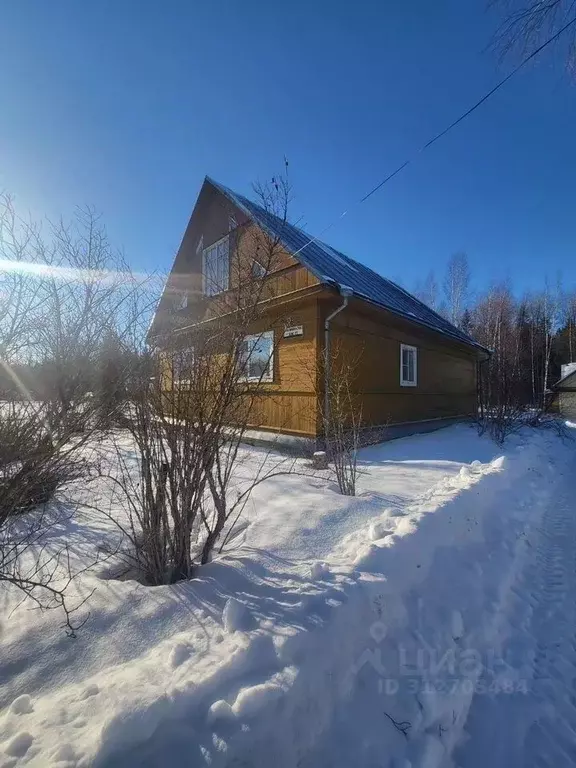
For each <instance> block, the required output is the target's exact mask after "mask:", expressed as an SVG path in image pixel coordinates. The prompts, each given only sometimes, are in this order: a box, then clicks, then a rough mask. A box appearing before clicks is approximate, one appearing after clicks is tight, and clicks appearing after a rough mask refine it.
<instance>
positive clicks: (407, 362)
mask: <svg viewBox="0 0 576 768" xmlns="http://www.w3.org/2000/svg"><path fill="white" fill-rule="evenodd" d="M417 383H418V350H417V349H416V347H411V346H409V345H408V344H400V386H401V387H415V386H416V385H417Z"/></svg>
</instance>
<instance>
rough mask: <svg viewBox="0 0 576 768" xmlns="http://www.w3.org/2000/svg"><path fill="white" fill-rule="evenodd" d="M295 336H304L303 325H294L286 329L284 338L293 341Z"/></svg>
mask: <svg viewBox="0 0 576 768" xmlns="http://www.w3.org/2000/svg"><path fill="white" fill-rule="evenodd" d="M293 336H304V326H303V325H293V326H291V327H290V328H285V329H284V338H285V339H291V338H292V337H293Z"/></svg>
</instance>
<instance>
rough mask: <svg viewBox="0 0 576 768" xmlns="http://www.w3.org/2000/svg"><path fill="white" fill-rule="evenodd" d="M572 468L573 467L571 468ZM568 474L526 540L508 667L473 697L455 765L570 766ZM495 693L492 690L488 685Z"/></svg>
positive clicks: (573, 752) (573, 738) (575, 737)
mask: <svg viewBox="0 0 576 768" xmlns="http://www.w3.org/2000/svg"><path fill="white" fill-rule="evenodd" d="M574 469H575V470H576V463H575V465H574ZM572 478H573V473H572V474H571V475H568V474H567V475H566V477H565V480H564V482H563V483H562V484H561V487H560V490H559V492H558V493H557V494H556V495H555V497H554V498H553V500H552V502H551V503H550V504H549V505H548V507H547V510H546V511H545V513H544V515H543V518H542V521H541V525H540V527H539V528H538V529H536V530H534V531H533V533H532V535H531V536H530V537H529V541H528V544H529V546H528V556H527V559H526V563H525V567H524V569H523V571H522V573H521V576H520V578H519V579H518V581H517V583H516V584H515V586H514V587H513V590H512V594H511V600H510V606H509V612H508V619H507V620H508V622H509V635H508V641H507V643H506V644H505V646H504V647H503V649H502V651H503V659H504V660H505V662H506V664H507V665H509V668H507V669H506V671H505V673H504V674H503V675H502V677H500V679H498V678H494V676H491V677H488V676H485V678H484V680H483V681H482V682H483V684H484V687H485V690H487V691H490V690H492V693H490V692H488V693H477V694H476V696H475V698H474V699H473V702H472V706H471V709H470V713H469V716H468V721H467V724H466V731H467V733H468V735H469V740H468V741H467V742H466V743H465V744H464V745H463V746H462V747H461V748H460V749H459V750H456V752H455V754H454V764H455V765H457V766H458V767H459V768H480V766H482V767H483V766H486V765H490V766H491V768H500V767H502V768H504V767H505V766H506V767H508V766H511V765H518V766H520V765H521V766H526V767H527V768H528V766H534V768H536V766H538V768H543V767H544V766H553V767H554V768H563V766H574V765H576V504H575V500H574V493H573V480H572ZM495 685H496V686H497V687H498V688H499V689H500V690H499V691H498V692H494V686H495Z"/></svg>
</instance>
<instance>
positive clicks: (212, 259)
mask: <svg viewBox="0 0 576 768" xmlns="http://www.w3.org/2000/svg"><path fill="white" fill-rule="evenodd" d="M228 254H229V250H228V235H226V237H223V238H222V239H221V240H218V241H217V242H216V243H213V245H209V246H208V248H204V250H203V251H202V288H203V290H204V294H205V295H206V296H216V294H218V293H222V291H227V290H228V284H229V279H230V261H229V255H228Z"/></svg>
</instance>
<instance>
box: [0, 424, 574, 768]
mask: <svg viewBox="0 0 576 768" xmlns="http://www.w3.org/2000/svg"><path fill="white" fill-rule="evenodd" d="M574 454H575V449H574V446H572V445H564V444H563V443H562V442H561V441H560V440H559V439H558V438H555V437H553V436H551V435H549V434H547V433H545V432H534V431H532V432H531V431H529V430H526V431H525V432H523V433H522V434H521V435H518V436H515V437H514V438H511V440H510V443H509V444H508V445H507V447H506V449H505V450H502V449H498V448H497V447H496V446H495V445H494V444H493V443H492V442H491V441H490V440H489V439H488V438H487V437H483V438H479V437H478V436H477V435H476V433H475V432H474V430H473V429H472V428H470V427H467V426H457V427H451V428H449V429H445V430H443V431H441V432H437V433H432V434H428V435H422V436H418V437H412V438H405V439H403V440H397V441H394V442H391V443H388V444H384V445H380V446H375V447H371V448H367V449H364V450H363V451H362V452H361V470H362V474H361V478H360V482H359V486H360V487H359V495H358V496H356V497H355V498H346V497H343V496H341V495H339V494H338V493H337V489H336V488H335V486H334V484H333V482H332V481H331V480H330V479H329V478H328V477H327V476H326V475H325V474H323V473H316V475H314V476H303V475H289V476H286V475H280V476H278V477H274V478H271V479H270V480H267V481H265V482H263V483H262V484H261V485H259V486H258V487H257V488H256V489H255V491H254V493H253V496H252V498H251V500H250V502H249V504H248V507H247V508H246V510H245V518H244V520H243V521H242V525H241V526H240V527H239V529H238V531H239V532H238V535H236V536H234V537H233V538H232V539H231V541H230V542H229V545H228V546H227V548H226V550H225V551H224V553H223V554H222V555H221V556H218V557H216V558H215V559H214V561H213V562H212V563H210V564H209V565H207V566H205V567H203V568H202V569H201V570H200V571H199V572H198V578H196V579H193V580H191V581H190V582H187V583H180V584H177V585H172V586H165V587H154V588H150V587H145V586H143V585H141V584H138V583H137V582H135V581H129V580H125V581H113V580H110V579H104V578H103V576H104V575H105V569H101V570H100V571H95V572H88V573H85V574H83V575H82V576H80V577H79V578H78V580H77V581H76V583H75V585H74V589H75V590H76V593H75V594H76V596H77V597H78V598H82V597H86V596H88V601H87V603H86V605H85V606H84V607H83V609H82V610H85V609H87V610H89V612H90V615H89V618H88V621H87V623H86V625H85V626H84V627H83V628H82V629H81V630H80V631H79V632H78V636H77V637H76V638H75V639H73V638H69V637H67V636H66V634H65V632H64V631H63V629H62V628H61V620H62V617H61V616H58V615H56V613H55V612H48V613H43V614H40V613H38V612H37V611H34V610H31V608H30V606H29V605H28V604H24V605H20V606H19V607H17V606H16V604H15V602H14V600H15V596H14V595H13V594H12V593H10V592H8V593H4V594H3V595H2V601H3V605H2V611H1V616H2V620H1V625H0V682H1V683H2V685H1V686H0V707H2V708H3V709H2V710H1V712H0V766H6V767H7V766H10V767H11V768H17V767H18V766H24V765H31V766H46V765H61V766H88V765H94V766H123V767H125V766H150V767H152V766H166V765H174V766H176V765H178V766H180V765H187V766H214V767H217V766H242V765H245V766H262V767H264V766H270V765H275V766H277V768H283V767H285V768H288V767H292V766H297V765H298V766H301V767H302V768H312V766H326V767H328V766H333V767H335V768H337V767H339V766H342V768H344V766H346V767H348V766H350V765H355V766H366V767H368V766H374V767H375V766H385V765H389V766H395V767H398V766H402V767H403V768H409V767H410V766H426V767H427V768H432V767H433V766H450V765H456V764H458V765H461V766H463V768H467V766H470V767H471V768H473V766H476V765H480V764H483V760H482V759H481V758H480V755H481V754H482V750H485V749H487V741H490V739H491V738H492V732H494V733H496V732H497V729H496V727H495V728H494V729H493V730H492V729H491V728H490V726H489V722H490V720H491V719H496V720H497V719H498V718H501V717H503V716H506V717H508V716H512V714H514V719H513V722H514V724H515V733H516V735H517V742H518V743H523V742H522V739H523V736H524V730H527V729H525V728H524V726H525V721H524V720H523V719H522V715H521V712H522V711H523V709H522V704H521V703H520V702H521V698H520V697H522V696H525V697H526V696H527V695H529V693H528V694H525V693H524V692H523V688H522V686H523V683H524V682H525V681H526V679H527V677H530V674H533V673H534V669H535V668H536V667H535V665H536V664H537V662H536V660H537V659H539V658H540V657H539V656H538V654H539V653H542V648H544V649H545V652H544V655H545V657H546V658H548V657H549V655H550V653H551V651H550V640H551V638H550V626H549V625H550V621H548V620H547V617H548V618H552V619H554V620H555V619H556V618H558V619H560V617H561V614H562V613H563V612H565V613H566V621H565V622H564V624H562V626H563V627H565V632H564V630H563V635H562V640H561V641H560V642H561V644H562V647H561V650H559V651H558V653H557V655H556V657H554V658H558V660H559V661H558V665H557V666H555V667H554V666H552V667H550V666H548V667H547V666H546V665H545V664H544V662H542V663H541V662H540V661H538V664H540V667H538V669H546V670H548V671H549V672H550V670H552V672H550V674H551V675H552V676H554V675H555V676H556V677H558V676H560V675H561V674H563V673H564V671H565V670H564V667H563V666H562V664H568V665H571V664H572V661H573V659H572V657H571V656H569V655H566V654H567V651H566V649H568V648H569V646H570V642H571V641H570V638H571V637H573V629H572V630H571V631H572V635H570V634H569V633H570V628H569V627H568V624H569V617H570V616H571V615H572V614H571V613H570V610H572V611H573V610H574V604H573V596H574V591H573V589H572V594H571V598H572V602H571V603H570V600H569V598H568V597H567V596H566V595H567V593H568V586H569V584H570V583H572V582H570V581H568V580H566V579H565V586H562V584H561V585H560V587H555V586H554V585H555V583H556V582H555V579H557V568H560V565H559V563H560V562H561V564H562V565H561V567H562V568H564V570H563V571H562V573H565V572H566V573H567V572H568V571H569V566H570V563H569V562H568V560H567V559H566V558H567V557H568V555H567V552H568V549H567V547H572V549H571V551H572V554H573V552H574V547H573V543H574V540H573V531H574V522H573V516H571V514H570V512H571V511H573V507H572V508H571V507H570V500H569V497H568V496H567V495H566V486H567V483H568V477H569V472H570V471H571V472H573V471H574V469H576V464H575V461H574ZM263 455H264V454H263V452H262V451H259V450H257V449H246V451H245V452H244V453H243V461H242V465H241V471H240V474H242V473H245V476H246V477H247V478H248V477H250V475H251V473H252V474H253V473H254V472H255V471H256V467H257V466H259V464H260V463H261V461H262V458H263ZM297 469H298V470H299V471H305V469H306V467H305V463H304V462H299V463H298V466H297ZM241 482H242V479H241V478H240V479H239V483H241ZM84 492H86V491H84ZM101 492H102V493H104V492H105V489H104V488H102V489H101ZM77 493H78V494H80V495H81V494H82V489H78V490H77ZM91 493H93V491H91ZM563 494H564V495H563ZM557 507H558V508H560V507H561V509H562V510H563V512H562V513H561V514H560V513H558V514H556V512H555V511H554V510H555V509H556V508H557ZM65 513H66V510H65V509H63V510H62V509H61V510H55V513H54V514H55V515H57V514H62V515H63V516H62V520H61V522H59V521H58V519H56V523H55V526H54V528H53V530H52V532H51V536H52V537H54V542H55V543H56V542H58V541H59V540H62V539H64V538H65V539H66V540H67V541H68V542H69V543H70V546H71V549H72V552H73V556H74V558H75V559H76V560H77V561H78V562H83V561H87V562H89V561H90V559H91V557H92V556H93V553H94V551H95V550H96V549H97V548H98V547H100V546H101V545H102V543H103V542H104V541H107V540H111V539H114V537H115V536H117V533H116V531H115V530H113V529H111V527H110V523H109V521H107V520H106V519H104V518H101V517H98V516H97V515H96V514H95V513H94V512H93V511H90V510H88V509H86V510H84V511H83V512H81V513H80V514H78V515H77V516H76V517H75V518H74V519H73V520H69V519H68V518H67V517H66V514H65ZM542 521H543V522H542ZM541 524H542V525H543V526H544V529H543V532H540V530H541ZM546 542H548V544H549V545H550V546H548V545H547V544H546ZM552 545H553V547H555V549H554V548H553V549H550V547H552ZM551 552H552V554H550V553H551ZM535 553H536V554H535ZM547 557H548V558H551V560H550V563H548V561H547V560H546V558H547ZM531 558H532V559H531ZM572 565H573V563H572ZM555 569H556V570H555ZM572 570H573V569H572ZM572 578H573V574H572ZM536 583H538V584H539V585H540V586H539V587H538V588H537V587H536V586H534V585H535V584H536ZM563 584H564V582H563ZM94 588H95V591H94V593H93V594H90V593H91V590H92V589H94ZM554 596H555V597H554ZM563 600H565V601H566V602H565V603H564V602H562V601H563ZM534 601H536V604H537V605H539V606H541V607H540V609H539V610H537V609H534V610H533V608H532V603H533V602H534ZM547 610H550V611H551V613H550V615H549V614H548V613H546V611H547ZM536 614H538V616H536ZM515 622H518V623H519V625H521V626H522V627H523V628H524V629H525V630H526V632H527V633H528V635H529V640H528V641H527V645H528V646H529V647H526V648H525V647H524V646H523V645H522V644H518V642H517V637H516V635H515V634H514V633H515V631H516V630H515V628H516V625H515ZM572 627H573V624H572ZM547 628H548V629H547ZM547 632H548V633H547ZM546 643H548V644H546ZM529 651H530V653H529ZM509 652H510V653H512V656H513V657H514V658H513V661H512V662H510V660H509V658H508V655H509ZM507 654H508V655H507ZM514 654H516V655H515V656H514ZM530 654H532V655H530ZM543 664H544V665H543ZM570 668H572V667H570ZM554 670H555V671H554ZM505 685H507V686H512V690H513V696H511V697H509V698H508V699H506V702H505V703H502V698H501V697H496V694H497V693H498V692H499V691H500V690H501V689H502V690H503V689H504V687H505ZM484 691H485V695H484V694H483V692H484ZM533 698H534V702H533V703H532V705H531V706H530V707H529V708H528V709H529V711H530V712H534V711H536V710H535V708H536V709H537V707H538V706H541V707H548V715H549V716H551V712H550V708H551V707H552V706H554V704H553V702H554V698H553V696H551V694H550V692H549V691H548V688H547V687H546V685H544V684H542V685H541V686H540V689H538V692H536V693H533ZM508 702H510V703H509V708H508V709H506V704H507V703H508ZM551 702H552V703H551ZM502 707H504V709H502ZM565 710H566V711H565V713H564V714H565V719H566V728H568V727H569V726H570V725H571V724H572V725H573V720H571V719H570V717H571V710H570V708H569V706H568V705H566V707H565ZM563 716H564V715H563ZM562 728H564V725H562ZM523 729H524V730H523ZM505 731H506V729H505V727H504V725H502V727H501V728H499V732H501V734H500V735H501V741H502V739H504V740H505V737H506V732H505ZM548 733H549V736H550V738H554V739H555V738H557V735H556V734H557V733H561V735H562V736H563V737H564V738H565V739H567V736H566V733H567V731H561V728H560V726H558V728H557V730H556V731H549V732H548ZM530 734H531V735H530V738H537V736H538V731H536V732H535V735H534V732H533V731H530ZM466 738H467V741H466ZM558 738H560V736H558ZM507 743H509V742H507ZM515 743H516V742H515ZM496 754H497V753H496V751H495V752H494V755H496ZM453 755H454V756H455V758H454V759H457V760H458V761H459V762H458V763H453V757H452V756H453ZM502 755H504V753H502ZM498 756H501V755H500V754H498ZM507 756H508V757H509V753H507ZM503 759H504V758H502V760H503ZM494 761H495V760H494ZM494 761H493V760H489V761H488V760H487V761H486V762H494ZM511 762H516V763H517V764H521V763H522V760H518V761H514V760H511V761H510V760H509V761H508V764H510V763H511ZM500 764H502V765H504V764H505V762H500V763H497V765H500ZM558 764H559V763H558Z"/></svg>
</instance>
